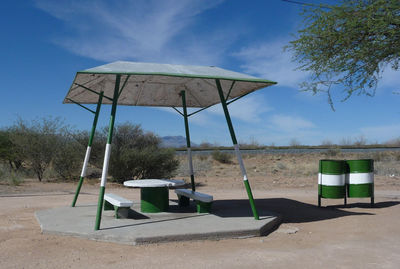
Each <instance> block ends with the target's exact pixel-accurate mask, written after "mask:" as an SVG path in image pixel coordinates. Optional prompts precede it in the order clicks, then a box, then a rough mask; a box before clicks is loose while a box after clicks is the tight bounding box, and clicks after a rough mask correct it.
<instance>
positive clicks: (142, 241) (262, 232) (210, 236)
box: [134, 215, 283, 245]
mask: <svg viewBox="0 0 400 269" xmlns="http://www.w3.org/2000/svg"><path fill="white" fill-rule="evenodd" d="M271 219H272V220H271V221H270V222H268V223H267V224H265V225H264V226H263V227H262V228H261V229H251V230H243V229H242V230H236V231H229V232H215V233H201V234H185V235H169V236H155V237H143V238H142V237H138V238H136V240H135V242H134V245H146V244H154V243H157V244H158V243H169V242H179V241H180V242H182V241H203V240H215V241H218V240H224V239H240V238H251V237H257V236H267V235H269V234H270V233H272V232H274V231H275V230H276V229H277V228H278V227H279V225H280V224H281V223H282V220H283V218H282V216H280V215H276V216H273V217H271Z"/></svg>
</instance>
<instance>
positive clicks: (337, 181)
mask: <svg viewBox="0 0 400 269" xmlns="http://www.w3.org/2000/svg"><path fill="white" fill-rule="evenodd" d="M345 165H346V163H345V161H342V160H320V161H319V173H318V197H321V198H331V199H339V198H346V186H345V171H346V170H345V167H346V166H345ZM319 205H320V201H319Z"/></svg>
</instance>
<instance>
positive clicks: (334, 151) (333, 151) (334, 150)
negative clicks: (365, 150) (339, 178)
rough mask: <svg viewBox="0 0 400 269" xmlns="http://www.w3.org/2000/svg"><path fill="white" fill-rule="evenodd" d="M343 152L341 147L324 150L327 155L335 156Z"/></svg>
mask: <svg viewBox="0 0 400 269" xmlns="http://www.w3.org/2000/svg"><path fill="white" fill-rule="evenodd" d="M340 152H341V150H340V148H330V149H328V150H326V151H324V152H323V154H324V155H325V156H329V157H334V156H336V155H338V154H339V153H340Z"/></svg>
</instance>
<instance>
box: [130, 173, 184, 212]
mask: <svg viewBox="0 0 400 269" xmlns="http://www.w3.org/2000/svg"><path fill="white" fill-rule="evenodd" d="M183 185H185V181H183V180H177V179H137V180H128V181H125V182H124V186H126V187H130V188H140V210H141V211H142V212H144V213H158V212H166V211H168V207H169V191H168V188H171V187H180V186H183Z"/></svg>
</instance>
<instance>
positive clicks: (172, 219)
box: [101, 210, 207, 230]
mask: <svg viewBox="0 0 400 269" xmlns="http://www.w3.org/2000/svg"><path fill="white" fill-rule="evenodd" d="M132 211H133V210H132ZM206 215H207V214H204V215H190V216H183V217H174V218H168V219H156V220H150V218H149V217H147V216H145V218H144V219H148V220H149V221H146V222H140V223H132V224H126V225H116V226H110V227H106V228H101V230H111V229H117V228H127V227H136V226H142V225H149V224H154V223H162V222H171V221H176V220H184V219H190V218H199V217H202V216H206Z"/></svg>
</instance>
